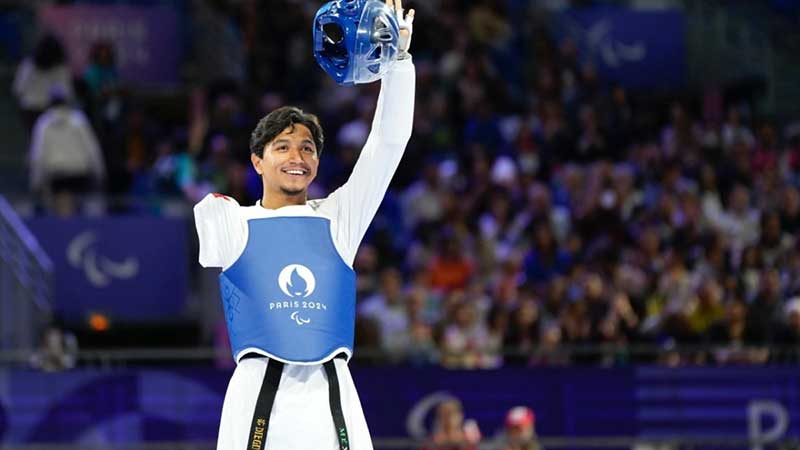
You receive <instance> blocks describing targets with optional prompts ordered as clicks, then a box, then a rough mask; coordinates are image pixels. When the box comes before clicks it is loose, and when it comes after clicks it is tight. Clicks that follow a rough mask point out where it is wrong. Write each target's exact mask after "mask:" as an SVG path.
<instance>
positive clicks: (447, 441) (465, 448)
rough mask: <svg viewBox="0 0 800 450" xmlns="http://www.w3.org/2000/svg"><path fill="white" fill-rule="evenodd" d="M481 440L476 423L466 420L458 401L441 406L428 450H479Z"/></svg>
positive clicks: (434, 423)
mask: <svg viewBox="0 0 800 450" xmlns="http://www.w3.org/2000/svg"><path fill="white" fill-rule="evenodd" d="M480 440H481V436H480V430H478V426H477V424H476V423H475V421H472V420H464V410H463V407H462V406H461V402H460V401H458V400H455V399H453V400H447V401H444V402H442V403H440V404H439V407H438V408H437V409H436V417H435V419H434V422H433V431H432V433H431V437H430V443H429V444H428V445H426V446H425V449H426V450H477V448H478V443H479V442H480Z"/></svg>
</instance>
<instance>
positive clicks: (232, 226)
mask: <svg viewBox="0 0 800 450" xmlns="http://www.w3.org/2000/svg"><path fill="white" fill-rule="evenodd" d="M194 222H195V226H196V227H197V236H198V238H199V239H200V257H199V260H200V265H201V266H203V267H222V268H224V267H228V266H229V265H230V264H232V263H233V261H234V258H237V257H238V254H239V253H240V252H241V244H242V241H243V239H245V238H246V233H247V229H246V226H247V223H246V221H245V220H243V219H242V216H241V215H240V214H239V203H238V202H236V200H234V199H233V198H230V197H227V196H224V195H219V194H208V195H206V196H205V198H203V200H201V201H200V203H198V204H196V205H195V206H194Z"/></svg>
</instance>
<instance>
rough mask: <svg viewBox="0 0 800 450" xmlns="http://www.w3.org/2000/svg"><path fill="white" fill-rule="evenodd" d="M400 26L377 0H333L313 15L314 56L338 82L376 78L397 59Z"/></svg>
mask: <svg viewBox="0 0 800 450" xmlns="http://www.w3.org/2000/svg"><path fill="white" fill-rule="evenodd" d="M399 36H400V27H399V25H398V23H397V17H396V16H395V13H394V11H392V9H391V8H389V7H388V6H387V5H386V4H385V3H384V2H383V1H379V0H333V1H330V2H328V3H326V4H324V5H323V6H322V7H321V8H320V9H319V10H318V11H317V15H316V17H314V58H316V60H317V63H319V65H320V66H321V67H322V68H323V69H325V71H326V72H328V74H329V75H330V76H331V77H333V79H334V80H335V81H336V83H338V84H341V85H350V84H361V83H371V82H373V81H376V80H379V79H380V78H381V77H382V76H383V75H384V74H385V73H386V72H387V71H388V70H389V68H390V67H391V66H392V64H394V62H395V60H396V59H397V52H398V49H397V42H398V40H399Z"/></svg>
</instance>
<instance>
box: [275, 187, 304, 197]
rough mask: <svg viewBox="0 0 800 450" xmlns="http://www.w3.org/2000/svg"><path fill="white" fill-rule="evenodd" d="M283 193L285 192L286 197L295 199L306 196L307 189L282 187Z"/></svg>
mask: <svg viewBox="0 0 800 450" xmlns="http://www.w3.org/2000/svg"><path fill="white" fill-rule="evenodd" d="M281 192H283V194H284V195H287V196H290V197H295V196H298V195H301V194H305V193H306V187H305V186H303V187H294V186H281Z"/></svg>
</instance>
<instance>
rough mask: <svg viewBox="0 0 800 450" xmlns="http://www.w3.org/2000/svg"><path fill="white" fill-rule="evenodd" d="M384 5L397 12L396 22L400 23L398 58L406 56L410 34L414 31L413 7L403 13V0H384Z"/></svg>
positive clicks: (409, 44)
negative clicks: (406, 12)
mask: <svg viewBox="0 0 800 450" xmlns="http://www.w3.org/2000/svg"><path fill="white" fill-rule="evenodd" d="M386 5H387V6H388V7H389V8H392V9H393V10H394V11H395V13H396V14H397V23H398V24H400V42H399V43H398V47H399V49H400V56H399V58H398V59H405V58H408V49H409V47H411V35H412V34H413V33H414V14H415V11H414V10H413V9H409V10H408V14H405V11H404V10H403V0H386Z"/></svg>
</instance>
